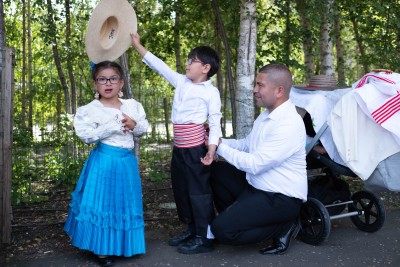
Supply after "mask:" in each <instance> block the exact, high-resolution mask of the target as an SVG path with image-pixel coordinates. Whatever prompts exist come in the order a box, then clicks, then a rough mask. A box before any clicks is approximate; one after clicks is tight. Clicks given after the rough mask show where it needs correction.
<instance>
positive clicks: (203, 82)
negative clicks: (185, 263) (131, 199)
mask: <svg viewBox="0 0 400 267" xmlns="http://www.w3.org/2000/svg"><path fill="white" fill-rule="evenodd" d="M132 43H133V46H134V47H135V49H136V51H137V52H138V53H139V54H140V55H142V56H143V62H144V63H146V64H147V65H148V66H149V67H150V68H151V69H153V70H154V71H156V72H158V73H159V74H160V75H161V76H162V77H163V78H164V79H166V80H167V81H168V82H169V83H170V84H171V85H172V86H173V87H174V88H175V93H174V99H173V106H172V114H171V119H172V123H173V125H174V148H173V152H172V159H171V182H172V189H173V192H174V197H175V202H176V207H177V211H178V217H179V219H180V221H182V222H183V223H185V224H187V225H188V229H187V231H185V232H183V233H182V234H181V235H179V236H177V237H174V238H172V239H170V240H169V241H168V244H169V245H170V246H178V252H180V253H184V254H195V253H204V252H209V251H212V250H213V242H212V239H208V238H207V230H209V225H210V224H211V221H212V220H213V218H214V206H213V200H212V190H211V186H210V181H209V179H210V166H208V165H210V164H211V163H212V161H213V158H214V154H215V151H216V149H217V144H218V140H219V137H221V136H222V134H221V125H220V120H221V116H222V114H221V111H220V110H221V99H220V95H219V91H218V89H217V88H216V87H214V86H213V85H212V84H211V81H210V78H211V77H212V76H213V75H214V74H215V73H217V71H218V68H219V65H220V62H219V57H218V55H217V53H216V52H215V51H214V50H213V49H212V48H210V47H208V46H199V47H196V48H194V49H193V50H192V51H191V52H190V53H189V55H188V60H187V61H186V75H182V74H179V73H177V72H175V71H173V70H172V69H171V68H169V67H168V66H167V65H166V64H165V63H164V62H163V61H162V60H160V59H159V58H157V57H156V56H154V55H153V54H152V53H151V52H149V51H147V49H146V48H145V47H143V46H142V45H141V43H140V36H139V35H138V34H132ZM206 120H208V124H209V129H210V132H209V137H208V149H207V146H206V145H205V140H206V131H205V129H204V123H205V122H206Z"/></svg>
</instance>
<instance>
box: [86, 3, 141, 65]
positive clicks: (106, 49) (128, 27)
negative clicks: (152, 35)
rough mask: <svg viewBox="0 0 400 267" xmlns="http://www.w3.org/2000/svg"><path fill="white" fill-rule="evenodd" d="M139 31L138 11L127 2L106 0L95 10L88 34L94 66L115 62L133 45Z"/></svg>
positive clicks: (87, 49)
mask: <svg viewBox="0 0 400 267" xmlns="http://www.w3.org/2000/svg"><path fill="white" fill-rule="evenodd" d="M136 31H137V18H136V13H135V10H134V9H133V7H132V5H131V4H130V3H129V2H128V1H127V0H102V1H100V3H98V5H97V6H96V7H95V9H94V10H93V13H92V15H91V16H90V19H89V24H88V27H87V30H86V52H87V54H88V56H89V59H90V60H91V61H93V62H94V63H99V62H101V61H104V60H110V61H114V60H116V59H117V58H118V57H120V56H121V55H122V54H123V53H125V51H126V50H128V49H129V47H130V46H131V44H132V38H131V36H130V33H136Z"/></svg>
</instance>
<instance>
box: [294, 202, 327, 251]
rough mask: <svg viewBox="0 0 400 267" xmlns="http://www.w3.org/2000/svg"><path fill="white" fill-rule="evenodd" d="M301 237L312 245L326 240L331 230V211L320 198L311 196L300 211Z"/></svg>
mask: <svg viewBox="0 0 400 267" xmlns="http://www.w3.org/2000/svg"><path fill="white" fill-rule="evenodd" d="M300 225H301V228H300V232H299V237H300V239H301V240H302V241H303V242H304V243H307V244H310V245H318V244H321V243H322V242H324V241H325V240H326V239H327V238H328V236H329V234H330V231H331V223H330V217H329V212H328V210H327V209H326V208H325V206H324V205H323V204H322V202H321V201H319V200H318V199H315V198H312V197H309V198H308V200H307V202H306V203H303V205H302V207H301V211H300Z"/></svg>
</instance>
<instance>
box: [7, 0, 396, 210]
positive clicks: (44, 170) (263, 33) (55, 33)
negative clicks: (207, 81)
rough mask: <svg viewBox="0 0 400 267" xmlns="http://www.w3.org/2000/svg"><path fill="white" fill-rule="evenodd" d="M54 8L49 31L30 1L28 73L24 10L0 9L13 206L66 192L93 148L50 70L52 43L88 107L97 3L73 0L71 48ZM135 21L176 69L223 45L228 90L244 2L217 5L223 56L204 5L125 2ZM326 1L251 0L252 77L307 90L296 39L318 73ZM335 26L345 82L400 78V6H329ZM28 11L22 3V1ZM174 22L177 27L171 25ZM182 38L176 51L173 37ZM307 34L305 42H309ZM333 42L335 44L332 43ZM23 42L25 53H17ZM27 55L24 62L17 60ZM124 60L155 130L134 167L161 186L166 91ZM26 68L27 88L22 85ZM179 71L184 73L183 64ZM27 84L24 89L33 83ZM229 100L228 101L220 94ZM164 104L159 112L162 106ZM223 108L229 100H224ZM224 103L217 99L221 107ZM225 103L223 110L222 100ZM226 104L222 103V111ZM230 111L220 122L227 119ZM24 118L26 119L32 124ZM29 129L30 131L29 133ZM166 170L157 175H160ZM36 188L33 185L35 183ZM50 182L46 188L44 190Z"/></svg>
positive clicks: (60, 9) (340, 1) (169, 0)
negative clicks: (280, 66)
mask: <svg viewBox="0 0 400 267" xmlns="http://www.w3.org/2000/svg"><path fill="white" fill-rule="evenodd" d="M51 2H52V15H53V22H54V24H51V23H49V20H48V12H49V9H48V7H47V2H46V1H31V2H30V3H31V9H30V10H31V11H30V14H28V15H27V16H25V19H30V23H31V29H30V32H31V41H32V42H31V50H32V51H29V52H31V56H32V66H28V64H27V63H28V54H27V52H28V51H27V38H28V35H27V32H25V40H23V31H22V29H23V28H24V27H23V25H22V22H23V14H22V10H23V9H22V2H20V1H4V12H5V14H4V19H5V31H6V34H7V36H6V37H7V38H6V40H7V46H10V47H14V48H15V51H16V64H15V73H14V77H15V93H14V137H13V142H14V143H13V164H14V165H13V176H14V180H13V199H14V203H18V202H21V201H34V200H36V199H40V197H39V196H40V195H39V194H36V193H35V192H38V191H40V190H42V191H46V190H49V189H48V188H49V187H50V186H55V185H61V184H62V185H67V186H69V187H72V186H73V185H74V183H75V182H76V180H77V178H78V175H79V171H80V169H81V167H82V166H83V162H84V159H85V158H86V155H87V152H88V150H89V149H90V146H87V145H84V144H83V143H82V142H81V141H80V140H79V139H78V138H77V137H76V136H75V134H74V131H73V128H72V124H71V117H70V116H67V115H62V114H64V113H65V103H64V101H65V100H64V92H63V91H62V88H61V83H60V78H59V73H58V71H57V69H56V67H55V65H54V57H53V50H52V48H53V44H54V42H55V41H57V47H58V50H59V51H58V52H59V57H60V60H61V68H62V70H63V72H64V76H66V80H67V84H68V86H69V87H71V82H72V81H71V79H70V78H71V77H69V74H68V73H67V72H66V70H67V64H71V65H72V70H73V76H74V80H75V86H76V90H77V92H76V95H77V105H78V106H81V105H84V104H86V103H88V102H89V101H91V100H92V99H93V94H94V90H93V86H92V81H91V78H90V66H89V59H88V57H87V55H86V52H85V35H86V27H87V23H88V20H89V18H90V14H91V12H92V10H93V7H94V5H95V4H97V2H98V1H90V0H77V1H73V2H71V4H70V8H71V14H70V15H71V16H70V17H71V27H70V28H71V35H70V46H69V47H68V46H67V45H66V38H65V37H66V19H65V12H66V10H65V7H64V2H62V1H51ZM131 2H132V3H133V4H134V8H135V11H136V14H137V17H138V31H139V34H140V35H141V37H142V43H143V44H144V45H145V46H146V47H147V48H148V49H149V50H150V51H151V52H153V53H154V54H156V55H157V56H159V57H160V58H162V59H163V60H164V61H165V62H166V63H167V64H168V65H169V66H170V67H171V68H172V69H176V67H177V66H176V57H175V52H176V51H177V50H178V48H179V49H180V53H181V54H180V57H181V58H180V60H181V61H182V62H184V60H185V59H186V56H187V54H188V52H189V51H190V49H192V48H193V47H195V46H198V45H210V46H212V47H221V50H220V51H221V58H222V66H221V76H222V77H223V81H222V85H221V87H222V88H219V89H220V90H221V92H226V91H227V89H226V87H227V85H226V84H227V83H226V64H225V63H226V58H225V50H226V49H229V52H230V54H231V62H232V64H233V66H232V70H235V69H236V58H237V52H238V45H239V44H238V41H239V39H238V37H239V25H240V8H241V4H242V1H240V0H226V1H222V0H220V1H218V3H219V11H220V13H221V16H222V20H223V24H224V28H225V30H226V34H227V38H228V41H229V48H228V47H224V45H223V42H222V37H221V36H222V35H221V32H220V31H221V29H220V27H219V26H218V25H217V23H216V19H215V11H214V9H213V6H212V2H211V1H201V0H179V1H178V0H147V1H131ZM325 2H326V1H319V0H296V1H289V0H285V1H277V0H257V1H256V7H257V8H256V9H257V12H256V13H257V59H256V69H258V68H260V67H261V66H262V65H265V64H268V63H271V62H283V63H286V64H287V65H289V66H290V69H291V70H292V72H293V74H294V79H295V83H302V82H304V63H303V56H304V55H303V50H302V49H303V40H304V39H305V38H306V37H310V38H311V40H312V43H313V50H312V55H313V56H314V62H315V64H314V65H316V69H318V62H319V56H320V53H319V43H318V42H319V32H320V24H321V14H322V13H321V12H324V11H323V4H324V3H325ZM296 3H300V4H301V5H302V7H303V11H304V14H305V16H306V18H308V19H309V21H310V22H311V26H310V29H311V31H310V32H306V31H304V29H302V28H301V27H300V14H299V12H298V11H297V9H296ZM335 3H336V5H337V6H336V7H337V10H338V12H337V13H336V14H334V15H337V16H339V17H340V22H341V26H342V33H341V37H342V41H343V46H344V51H345V55H344V57H345V66H344V68H345V75H346V83H347V84H351V83H352V82H354V81H356V80H357V79H358V78H360V77H361V76H362V75H364V67H363V66H364V65H365V66H367V67H368V68H370V69H372V68H387V69H391V70H393V71H399V70H400V57H398V56H396V55H398V53H399V52H400V22H399V20H398V18H399V17H400V5H399V1H398V0H385V1H384V0H379V1H372V0H366V1H358V0H336V1H335ZM25 4H27V3H25ZM177 14H178V15H180V17H179V24H177V25H176V23H177V22H178V21H176V18H177ZM351 15H352V16H354V18H355V22H356V23H357V30H358V31H359V33H360V38H361V39H360V42H361V43H362V45H363V47H364V49H365V57H364V58H363V57H361V55H360V52H359V50H360V49H359V44H358V43H357V42H356V40H355V30H356V26H355V25H354V24H353V21H352V20H351V18H352V16H351ZM176 33H179V43H176V42H177V40H176V39H175V34H176ZM308 34H309V35H310V36H306V35H308ZM333 41H334V42H335V40H334V39H333ZM23 44H25V45H26V46H25V47H22V45H23ZM23 51H26V54H25V55H23V54H22V52H23ZM128 55H129V57H128V60H129V66H131V68H130V75H131V87H132V89H133V93H134V98H135V99H137V100H138V101H140V102H142V104H143V106H144V108H145V110H146V114H147V118H148V120H149V121H150V122H151V125H152V131H151V132H150V133H149V134H148V135H146V136H145V137H143V138H142V139H141V140H143V145H142V146H141V164H143V168H144V170H145V172H146V173H148V174H149V175H150V176H151V177H153V178H151V179H155V180H157V179H165V176H166V175H165V173H166V171H165V166H166V165H168V164H169V157H170V153H169V151H170V150H168V149H156V148H154V146H155V144H156V146H158V147H164V145H167V141H166V137H165V136H159V133H158V132H157V127H156V126H158V125H163V122H164V120H165V117H170V112H171V102H172V96H173V88H172V87H171V86H170V85H169V84H168V83H167V82H166V81H165V80H164V79H163V78H161V77H160V76H159V75H158V74H157V73H155V72H153V71H152V70H150V68H148V67H147V66H146V65H145V64H143V63H142V62H141V57H140V56H139V55H138V54H137V53H136V52H134V51H133V49H130V50H129V51H128ZM29 67H31V71H32V81H28V79H27V76H28V75H27V68H29ZM180 68H181V69H180V72H184V66H180ZM30 83H31V84H30ZM226 97H227V98H229V93H228V94H227V96H226ZM164 99H166V101H167V103H166V107H165V106H164V105H165V103H164V102H163V100H164ZM228 101H229V99H228ZM225 102H226V101H223V103H225ZM227 103H228V102H227ZM227 106H229V103H228V104H227ZM230 112H231V111H230V110H229V108H228V109H227V111H226V114H224V117H225V119H226V120H230V119H231V118H230ZM29 114H32V116H31V118H30V117H29ZM29 123H31V124H32V125H33V126H32V129H30V128H29V127H27V125H29ZM163 166H164V167H163ZM39 183H41V184H42V185H41V186H39V185H38V184H39ZM44 184H47V185H48V186H47V187H46V186H44Z"/></svg>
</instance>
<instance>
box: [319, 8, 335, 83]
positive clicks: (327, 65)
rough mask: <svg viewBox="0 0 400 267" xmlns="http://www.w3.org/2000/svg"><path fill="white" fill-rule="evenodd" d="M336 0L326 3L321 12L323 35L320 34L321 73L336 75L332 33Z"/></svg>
mask: <svg viewBox="0 0 400 267" xmlns="http://www.w3.org/2000/svg"><path fill="white" fill-rule="evenodd" d="M333 4H334V0H328V1H327V2H326V5H324V8H323V11H322V13H321V17H322V24H321V36H320V59H321V74H325V75H330V76H335V68H334V63H333V41H332V38H331V33H332V29H333V21H332V19H331V17H332V16H331V14H332V8H333Z"/></svg>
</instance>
